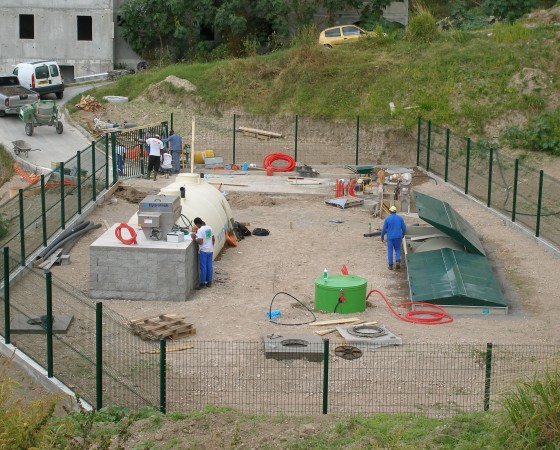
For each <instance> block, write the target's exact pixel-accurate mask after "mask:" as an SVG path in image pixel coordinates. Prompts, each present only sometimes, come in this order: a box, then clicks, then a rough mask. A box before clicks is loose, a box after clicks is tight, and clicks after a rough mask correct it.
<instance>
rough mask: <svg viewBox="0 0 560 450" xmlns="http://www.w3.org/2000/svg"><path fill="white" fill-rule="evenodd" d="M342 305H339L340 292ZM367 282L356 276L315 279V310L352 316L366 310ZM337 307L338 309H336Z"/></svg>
mask: <svg viewBox="0 0 560 450" xmlns="http://www.w3.org/2000/svg"><path fill="white" fill-rule="evenodd" d="M341 290H342V292H343V293H344V300H345V301H344V303H339V301H338V299H339V298H340V292H341ZM366 290H367V280H365V279H364V278H361V277H357V276H356V275H332V276H329V277H328V278H327V279H324V278H323V277H319V278H316V279H315V309H318V310H319V311H325V312H334V310H335V308H336V312H337V313H340V314H352V313H357V312H363V311H365V309H366ZM337 305H338V307H337Z"/></svg>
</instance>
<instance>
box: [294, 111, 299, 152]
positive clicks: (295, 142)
mask: <svg viewBox="0 0 560 450" xmlns="http://www.w3.org/2000/svg"><path fill="white" fill-rule="evenodd" d="M298 124H299V118H298V115H297V114H296V131H295V138H294V160H295V161H296V162H297V138H298Z"/></svg>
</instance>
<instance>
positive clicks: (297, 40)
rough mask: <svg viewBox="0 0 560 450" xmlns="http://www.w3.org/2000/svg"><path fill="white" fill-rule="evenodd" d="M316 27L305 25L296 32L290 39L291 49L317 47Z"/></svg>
mask: <svg viewBox="0 0 560 450" xmlns="http://www.w3.org/2000/svg"><path fill="white" fill-rule="evenodd" d="M318 35H319V33H318V31H317V26H316V25H315V24H311V25H305V26H303V27H302V28H300V29H299V30H298V32H297V33H296V35H295V36H294V37H293V39H292V47H296V48H298V47H299V48H308V47H312V46H314V45H317V39H318Z"/></svg>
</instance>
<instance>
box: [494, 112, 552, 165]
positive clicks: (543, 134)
mask: <svg viewBox="0 0 560 450" xmlns="http://www.w3.org/2000/svg"><path fill="white" fill-rule="evenodd" d="M502 138H503V139H504V140H505V141H506V142H507V143H508V144H509V145H511V146H514V147H519V148H524V149H527V150H533V151H538V152H544V153H549V154H551V155H558V156H560V109H559V110H556V111H555V112H546V113H543V114H540V115H538V116H537V117H536V118H534V119H533V120H531V121H530V122H529V123H528V124H527V126H526V127H525V128H521V127H510V128H508V129H507V130H506V131H505V132H504V133H503V135H502Z"/></svg>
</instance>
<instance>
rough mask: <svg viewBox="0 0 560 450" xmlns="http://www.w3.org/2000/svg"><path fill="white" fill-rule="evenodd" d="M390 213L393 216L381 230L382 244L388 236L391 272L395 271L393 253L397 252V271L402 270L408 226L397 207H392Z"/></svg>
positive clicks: (386, 220) (387, 219)
mask: <svg viewBox="0 0 560 450" xmlns="http://www.w3.org/2000/svg"><path fill="white" fill-rule="evenodd" d="M389 211H390V212H391V214H389V216H388V217H387V218H386V219H385V221H384V222H383V228H381V242H383V241H384V239H385V235H387V260H388V262H389V270H393V251H394V252H395V261H396V264H397V269H400V268H401V241H402V238H403V236H404V234H405V233H406V224H405V223H404V220H403V218H402V217H401V216H399V215H398V214H397V208H396V207H394V206H391V207H390V208H389Z"/></svg>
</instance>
